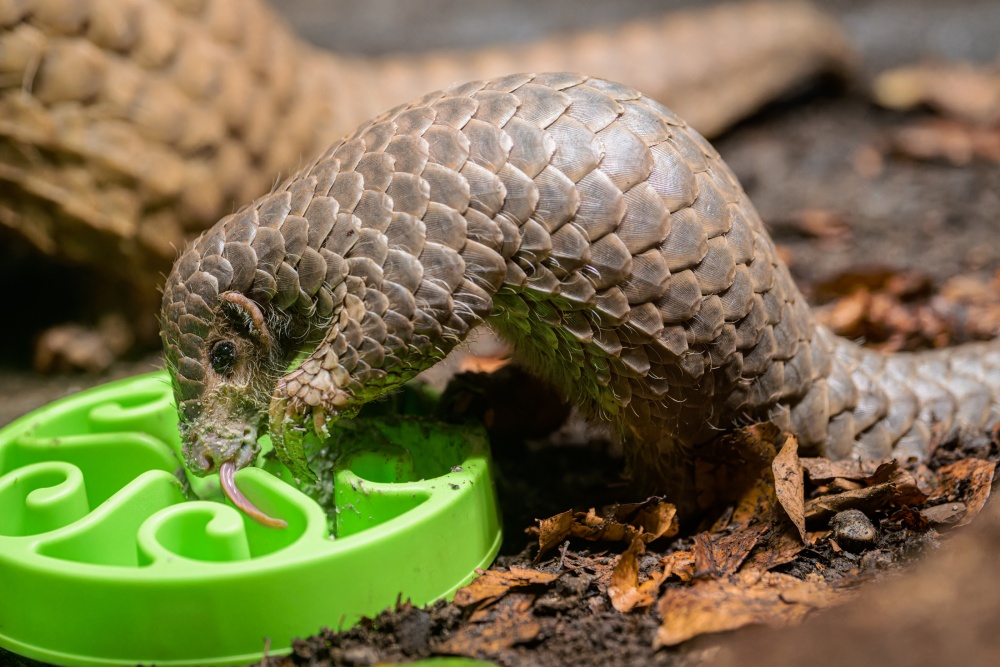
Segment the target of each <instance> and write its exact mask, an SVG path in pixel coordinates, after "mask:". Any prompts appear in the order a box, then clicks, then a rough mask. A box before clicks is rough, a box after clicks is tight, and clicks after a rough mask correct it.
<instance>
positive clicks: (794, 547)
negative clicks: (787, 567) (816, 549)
mask: <svg viewBox="0 0 1000 667" xmlns="http://www.w3.org/2000/svg"><path fill="white" fill-rule="evenodd" d="M806 538H808V534H807V535H806ZM805 543H806V540H805V539H803V538H802V536H801V535H800V534H799V531H798V528H796V527H795V526H793V525H791V523H789V522H785V523H783V524H782V525H781V526H780V527H778V528H775V529H774V530H773V531H771V534H770V535H768V536H767V539H766V540H760V541H758V543H757V548H756V549H754V550H753V552H752V553H751V554H750V557H749V558H747V560H746V562H744V563H743V567H742V568H741V570H740V571H741V572H748V573H749V572H757V573H759V574H764V573H765V572H768V571H769V570H773V569H774V568H776V567H778V566H779V565H784V564H785V563H791V562H792V561H793V560H795V557H796V556H797V555H798V554H799V552H800V551H802V550H803V549H805V547H806V544H805Z"/></svg>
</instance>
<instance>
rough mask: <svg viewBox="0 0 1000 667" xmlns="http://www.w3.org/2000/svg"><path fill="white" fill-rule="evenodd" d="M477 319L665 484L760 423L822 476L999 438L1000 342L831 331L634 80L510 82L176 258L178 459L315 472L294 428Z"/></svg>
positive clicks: (170, 304) (329, 164) (396, 133)
mask: <svg viewBox="0 0 1000 667" xmlns="http://www.w3.org/2000/svg"><path fill="white" fill-rule="evenodd" d="M484 323H486V324H488V325H490V326H491V327H492V328H493V329H494V330H495V331H496V332H497V333H498V334H499V335H500V336H501V337H502V338H504V339H506V340H507V341H509V342H511V343H512V344H513V347H514V349H515V350H516V352H517V355H518V356H519V357H520V358H521V359H522V360H523V362H524V364H525V365H526V367H527V368H528V369H530V370H531V371H532V372H534V373H535V374H537V375H538V376H540V377H543V378H544V379H546V380H548V381H550V382H552V383H554V385H555V386H557V387H558V388H560V389H561V390H562V391H563V392H564V393H565V394H566V396H567V397H569V398H570V399H572V400H573V401H575V402H576V403H577V404H579V405H580V406H581V407H582V408H583V410H584V412H585V413H587V414H589V415H591V416H592V417H594V418H596V419H600V420H606V421H610V422H613V423H614V424H615V425H616V427H617V428H618V430H619V431H620V432H621V434H622V436H623V438H624V441H625V443H626V451H627V452H628V457H629V463H630V467H631V470H632V473H633V475H635V476H636V477H637V478H638V479H640V480H643V481H645V482H646V483H647V484H652V485H654V486H655V485H657V483H659V485H660V486H661V487H662V486H663V485H665V484H666V485H670V484H673V485H674V486H675V487H677V486H678V485H680V486H683V485H682V484H681V483H680V482H678V480H679V479H680V477H681V476H679V475H678V474H677V470H679V469H682V468H683V467H684V461H685V459H686V455H687V453H688V452H690V451H691V450H692V449H693V448H696V447H698V446H699V445H700V444H701V443H703V442H705V441H706V440H708V439H709V438H711V437H712V436H713V435H714V434H715V433H717V432H718V431H720V430H723V429H726V428H728V427H731V426H732V425H733V424H735V423H740V422H745V421H747V420H751V419H754V420H755V419H770V420H772V421H774V422H776V423H777V424H778V425H779V426H781V427H782V428H785V429H788V430H791V431H793V432H795V433H797V434H798V436H799V439H800V443H801V446H802V447H803V449H804V450H805V451H809V452H813V453H816V454H821V455H823V456H827V457H830V458H833V459H840V458H845V457H862V458H879V457H886V456H896V457H901V458H909V457H917V458H921V459H922V458H926V457H927V456H928V454H929V452H930V450H931V448H932V447H933V446H934V444H935V443H936V442H939V441H941V440H942V439H944V438H947V437H951V436H953V435H955V434H957V433H959V432H960V431H962V430H963V429H975V430H979V429H983V428H986V427H988V426H990V425H991V424H993V423H995V422H996V421H997V420H998V410H997V396H998V391H1000V345H997V344H994V343H985V344H975V345H969V346H965V347H960V348H956V349H951V350H944V351H933V352H925V353H918V354H894V355H884V354H881V353H878V352H874V351H870V350H865V349H862V348H860V347H858V346H857V345H855V344H854V343H852V342H849V341H845V340H842V339H840V338H838V337H836V336H835V335H833V334H832V333H830V332H829V331H828V330H827V329H825V328H824V327H822V326H819V325H817V324H816V322H815V321H814V319H813V316H812V315H811V313H810V310H809V307H808V305H807V304H806V302H805V300H804V299H803V297H802V295H801V294H800V293H799V291H798V290H797V288H796V287H795V285H794V284H793V282H792V280H791V277H790V275H789V272H788V269H787V267H786V266H785V265H784V264H783V263H782V262H781V261H780V259H779V258H778V256H777V254H776V252H775V248H774V245H773V243H772V241H771V239H770V238H769V236H768V234H767V232H766V231H765V229H764V227H763V224H762V223H761V220H760V217H759V216H758V214H757V212H756V211H755V210H754V207H753V205H752V204H751V203H750V201H749V199H748V198H747V196H746V195H745V194H744V192H743V190H742V188H741V186H740V184H739V183H738V181H737V179H736V178H735V176H734V175H733V173H732V172H731V171H730V170H729V168H728V167H727V166H726V164H725V163H724V162H723V161H722V159H721V158H720V157H719V155H718V153H717V152H716V151H715V150H714V149H713V148H712V147H711V145H709V144H708V142H707V141H705V140H704V139H703V138H702V137H701V136H700V135H699V134H698V133H697V132H695V131H694V130H692V129H691V128H689V127H688V126H687V125H686V124H685V123H684V122H683V121H682V120H681V119H679V118H678V117H677V116H676V115H674V114H673V113H672V112H671V111H670V110H669V109H667V108H666V107H664V106H663V105H661V104H659V103H657V102H655V101H654V100H652V99H649V98H647V97H645V96H643V95H642V94H641V93H639V92H638V91H636V90H633V89H632V88H629V87H628V86H624V85H620V84H617V83H613V82H610V81H606V80H602V79H596V78H588V77H586V76H583V75H578V74H568V73H550V74H517V75H512V76H506V77H503V78H498V79H493V80H491V81H477V82H472V83H468V84H464V85H458V86H454V87H452V88H449V89H447V90H444V91H441V92H436V93H432V94H429V95H426V96H424V97H421V98H419V99H417V100H415V101H413V102H412V103H410V104H406V105H403V106H400V107H397V108H395V109H393V110H391V111H389V112H387V113H385V114H383V115H381V116H379V117H378V118H375V119H374V120H372V121H371V122H369V123H366V124H365V125H363V126H362V127H360V128H359V129H358V130H357V131H355V132H354V133H352V134H350V135H349V136H347V137H346V138H344V139H343V140H341V141H339V142H337V143H336V144H334V145H333V146H332V147H330V148H329V149H328V150H327V151H326V152H325V153H323V154H322V155H321V156H320V157H319V158H318V159H316V160H315V161H314V162H313V163H311V164H310V165H308V166H307V167H305V168H304V169H303V170H301V171H300V172H299V173H298V174H296V175H295V176H293V177H292V178H290V179H289V180H287V181H286V182H284V183H283V184H281V185H280V186H279V187H277V188H276V189H275V190H274V191H273V192H271V193H270V194H268V195H266V196H264V197H261V198H260V199H258V200H257V201H256V202H254V203H253V204H252V205H250V206H247V207H246V208H244V209H242V210H241V211H239V212H237V213H235V214H233V215H230V216H228V217H226V218H224V219H222V220H220V221H219V222H218V223H217V224H216V225H215V226H214V227H213V228H212V229H210V230H209V231H207V232H205V233H204V234H202V235H201V236H200V237H199V238H198V239H197V240H196V241H195V242H194V243H193V244H191V245H190V246H189V247H188V248H187V250H186V251H185V252H184V253H183V255H182V256H181V257H180V258H179V259H178V260H177V262H176V264H175V265H174V268H173V271H172V272H171V274H170V276H169V277H168V279H167V282H166V287H165V289H164V295H163V310H162V336H163V341H164V345H165V349H166V357H167V361H168V364H169V366H170V367H171V368H172V369H173V371H174V377H175V387H176V392H177V399H178V403H179V406H180V412H181V429H182V433H183V436H184V440H185V443H186V445H185V446H186V453H187V458H188V463H189V466H191V467H192V468H193V469H195V470H198V471H201V472H203V473H204V472H209V471H212V470H214V469H215V467H216V465H218V464H222V463H224V462H226V461H229V462H230V464H231V467H230V472H231V469H232V466H233V465H235V467H240V466H243V465H246V464H247V463H249V461H251V460H252V459H253V457H254V456H255V455H256V451H257V450H256V436H257V435H258V434H259V433H261V432H262V431H263V429H264V428H265V427H266V428H268V430H270V432H271V434H272V439H273V440H274V441H275V444H276V450H277V452H278V454H279V456H280V457H281V458H282V460H283V461H284V462H285V463H286V464H288V465H289V467H290V468H291V469H292V470H293V471H295V472H296V473H298V474H302V475H307V474H308V469H307V467H306V462H305V460H304V457H303V450H302V437H303V434H304V433H305V432H306V431H307V430H316V431H318V432H320V433H322V432H325V429H326V427H327V425H329V424H330V423H331V422H332V421H333V420H334V419H336V418H337V417H338V416H346V415H350V414H353V413H354V412H356V410H357V409H358V408H359V407H360V406H361V405H362V404H363V403H365V402H367V401H369V400H371V399H373V398H376V397H378V396H380V395H381V394H383V393H384V392H386V391H388V390H390V389H392V388H393V387H396V386H398V385H399V384H401V383H402V382H405V381H406V380H408V379H410V378H412V377H413V376H414V375H415V374H417V373H418V372H420V371H421V370H423V369H425V368H427V367H429V366H430V365H432V364H434V363H436V362H437V361H438V360H440V359H441V358H442V357H444V356H445V355H446V354H447V353H448V351H449V350H451V349H452V348H453V347H455V345H457V344H458V343H460V342H461V341H462V340H463V339H464V338H465V337H466V336H467V335H468V333H469V332H470V330H472V329H473V328H474V327H476V326H478V325H480V324H484ZM303 350H305V351H306V352H309V354H308V356H307V358H306V359H305V360H304V361H302V363H300V364H299V365H298V366H297V367H296V368H295V369H294V370H292V371H290V372H288V371H287V369H288V368H289V364H290V363H291V361H292V359H293V358H294V357H295V356H296V355H297V354H300V353H301V352H302V351H303ZM310 351H311V352H310ZM667 490H668V491H669V489H667ZM675 490H676V489H675Z"/></svg>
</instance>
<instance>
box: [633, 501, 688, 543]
mask: <svg viewBox="0 0 1000 667" xmlns="http://www.w3.org/2000/svg"><path fill="white" fill-rule="evenodd" d="M629 523H631V524H632V525H634V526H637V527H638V528H641V529H642V534H641V535H640V537H641V538H642V540H643V542H645V543H646V544H649V543H650V542H652V541H653V540H658V539H660V538H661V537H673V536H674V535H676V534H677V533H678V531H679V530H680V524H679V523H678V521H677V508H676V507H675V506H674V505H672V504H671V503H668V502H662V501H661V502H658V503H656V504H653V505H649V506H647V507H644V508H642V509H641V510H639V512H638V513H637V514H636V515H635V517H633V518H632V519H631V520H630V521H629Z"/></svg>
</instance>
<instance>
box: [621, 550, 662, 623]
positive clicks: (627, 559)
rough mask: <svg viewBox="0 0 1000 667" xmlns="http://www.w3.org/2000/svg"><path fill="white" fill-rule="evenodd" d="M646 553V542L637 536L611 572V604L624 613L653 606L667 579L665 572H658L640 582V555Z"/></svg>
mask: <svg viewBox="0 0 1000 667" xmlns="http://www.w3.org/2000/svg"><path fill="white" fill-rule="evenodd" d="M644 553H646V544H645V542H643V540H642V538H641V537H636V538H635V539H634V540H632V544H630V545H629V547H628V549H626V550H625V552H624V553H623V554H622V555H621V558H619V559H618V564H617V565H615V569H614V572H612V573H611V583H609V584H608V597H610V598H611V605H612V606H613V607H614V608H615V609H617V610H618V611H620V612H622V613H623V614H624V613H628V612H630V611H632V610H633V609H636V608H639V609H642V608H644V607H649V606H652V604H653V603H654V602H656V591H657V590H658V589H659V587H660V584H661V583H663V580H664V579H666V576H664V575H663V573H657V574H656V575H654V576H653V577H651V578H650V579H648V580H646V581H645V582H643V583H642V584H640V583H639V556H641V555H643V554H644Z"/></svg>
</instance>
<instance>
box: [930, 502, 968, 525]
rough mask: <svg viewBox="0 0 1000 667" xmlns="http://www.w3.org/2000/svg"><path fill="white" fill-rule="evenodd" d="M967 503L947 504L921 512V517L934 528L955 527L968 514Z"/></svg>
mask: <svg viewBox="0 0 1000 667" xmlns="http://www.w3.org/2000/svg"><path fill="white" fill-rule="evenodd" d="M966 511H967V509H966V507H965V503H957V502H956V503H945V504H943V505H935V506H934V507H926V508H924V509H922V510H920V516H922V517H923V518H924V519H926V520H927V522H928V523H930V524H931V525H934V526H954V525H955V524H957V523H958V522H959V521H961V520H962V519H963V518H965V514H966Z"/></svg>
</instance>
